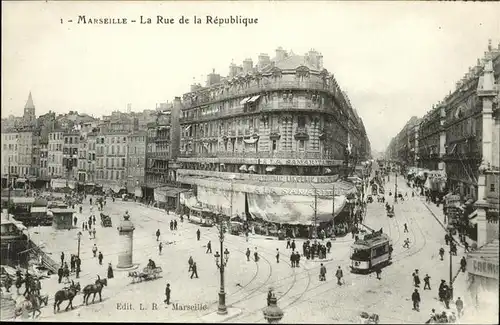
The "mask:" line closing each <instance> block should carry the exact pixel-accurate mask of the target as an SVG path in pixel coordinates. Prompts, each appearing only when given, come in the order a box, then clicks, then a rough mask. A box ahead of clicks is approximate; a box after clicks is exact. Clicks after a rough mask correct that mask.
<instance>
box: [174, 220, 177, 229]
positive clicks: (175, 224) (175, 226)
mask: <svg viewBox="0 0 500 325" xmlns="http://www.w3.org/2000/svg"><path fill="white" fill-rule="evenodd" d="M174 230H177V220H174Z"/></svg>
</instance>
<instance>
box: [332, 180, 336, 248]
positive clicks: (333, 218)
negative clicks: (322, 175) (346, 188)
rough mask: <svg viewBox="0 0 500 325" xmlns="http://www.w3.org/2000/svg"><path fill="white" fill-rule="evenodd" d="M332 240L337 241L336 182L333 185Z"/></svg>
mask: <svg viewBox="0 0 500 325" xmlns="http://www.w3.org/2000/svg"><path fill="white" fill-rule="evenodd" d="M331 239H332V240H335V239H336V238H335V182H333V183H332V236H331Z"/></svg>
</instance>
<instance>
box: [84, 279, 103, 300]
mask: <svg viewBox="0 0 500 325" xmlns="http://www.w3.org/2000/svg"><path fill="white" fill-rule="evenodd" d="M107 285H108V279H102V280H101V279H97V280H95V284H89V285H87V286H85V288H83V302H85V304H86V305H88V304H89V298H90V295H91V294H92V293H93V294H94V296H93V297H92V303H94V300H95V295H96V294H97V293H98V294H99V302H102V296H101V292H102V288H103V287H104V286H107Z"/></svg>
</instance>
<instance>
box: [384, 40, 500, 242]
mask: <svg viewBox="0 0 500 325" xmlns="http://www.w3.org/2000/svg"><path fill="white" fill-rule="evenodd" d="M499 75H500V44H499V46H498V48H496V49H494V48H493V47H492V46H491V42H490V44H489V45H488V50H487V51H486V52H485V53H484V56H483V57H482V58H481V59H478V60H477V63H476V65H475V66H473V67H471V68H469V71H468V72H467V73H466V74H465V75H464V77H463V78H462V79H461V80H460V81H459V82H457V83H456V88H455V90H454V91H452V92H450V93H449V94H448V95H447V96H446V97H445V98H444V99H443V100H442V101H441V102H439V103H438V104H437V105H436V106H434V107H433V109H432V110H431V111H430V112H428V113H427V114H426V115H425V116H424V118H423V119H422V120H421V122H420V124H419V128H418V132H415V133H416V134H418V140H419V141H418V146H417V149H418V150H417V156H418V157H419V159H418V162H419V163H418V165H419V166H420V167H424V168H426V169H428V170H430V171H432V170H436V169H437V170H441V171H444V172H445V175H446V180H447V186H446V188H447V190H448V191H450V192H454V193H456V194H459V195H460V196H461V198H462V201H467V200H470V201H472V202H475V203H474V206H475V207H476V208H477V211H478V217H477V224H478V242H481V241H482V242H483V243H484V241H485V240H486V238H488V237H490V238H493V237H495V236H496V237H498V226H495V227H486V222H482V221H481V220H483V219H486V218H488V219H489V220H498V205H499V192H498V186H499V172H498V170H499V165H500V163H499V150H500V145H499V140H498V139H499V137H500V119H499V113H498V106H499V105H498V102H499V92H500V87H499ZM402 133H404V132H403V131H402V132H400V133H399V134H398V136H396V137H395V138H394V139H393V141H391V143H390V145H389V148H388V153H390V156H392V158H393V159H395V160H398V161H402V162H404V161H407V155H408V153H407V152H405V151H404V150H400V151H398V150H397V149H395V148H397V147H398V148H402V147H404V146H405V139H404V137H403V136H401V134H402ZM487 228H488V229H489V228H495V231H493V232H489V233H490V235H488V236H486V235H485V234H486V232H487V231H486V229H487ZM491 233H493V234H494V235H491ZM481 234H482V235H481Z"/></svg>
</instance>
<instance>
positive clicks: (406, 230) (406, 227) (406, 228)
mask: <svg viewBox="0 0 500 325" xmlns="http://www.w3.org/2000/svg"><path fill="white" fill-rule="evenodd" d="M404 227H405V229H404V231H403V232H408V226H407V225H406V223H405V224H404Z"/></svg>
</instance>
